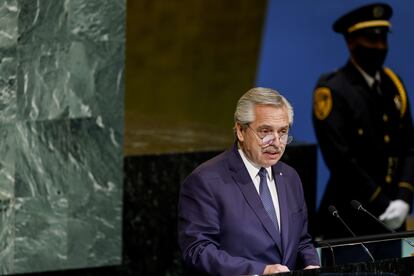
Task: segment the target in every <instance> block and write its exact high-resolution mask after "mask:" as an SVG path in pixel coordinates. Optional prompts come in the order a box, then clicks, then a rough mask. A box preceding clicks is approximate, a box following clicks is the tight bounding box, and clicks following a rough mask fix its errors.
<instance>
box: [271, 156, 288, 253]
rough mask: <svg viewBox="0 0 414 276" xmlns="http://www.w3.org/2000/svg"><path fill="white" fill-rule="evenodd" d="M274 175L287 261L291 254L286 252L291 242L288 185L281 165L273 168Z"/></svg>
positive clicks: (282, 243)
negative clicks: (287, 198)
mask: <svg viewBox="0 0 414 276" xmlns="http://www.w3.org/2000/svg"><path fill="white" fill-rule="evenodd" d="M272 173H273V179H274V180H275V184H276V190H277V197H278V199H279V209H280V225H279V227H280V231H281V237H282V238H281V239H282V240H281V245H282V249H283V252H284V253H285V254H283V259H285V256H288V255H289V254H286V253H287V252H286V250H287V249H288V248H287V245H288V244H289V243H288V240H289V231H290V229H289V223H290V221H289V208H288V203H287V200H286V196H285V195H286V183H285V181H284V176H283V172H282V171H281V170H280V166H279V163H278V164H276V165H274V166H273V168H272Z"/></svg>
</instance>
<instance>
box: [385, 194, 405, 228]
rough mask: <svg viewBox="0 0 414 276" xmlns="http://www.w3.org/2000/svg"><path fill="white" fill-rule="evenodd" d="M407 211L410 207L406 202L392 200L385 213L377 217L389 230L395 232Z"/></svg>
mask: <svg viewBox="0 0 414 276" xmlns="http://www.w3.org/2000/svg"><path fill="white" fill-rule="evenodd" d="M409 210H410V206H409V205H408V203H407V202H405V201H403V200H401V199H396V200H392V201H391V202H390V205H388V207H387V209H386V210H385V212H384V213H383V214H382V215H380V216H379V219H380V220H382V221H383V222H384V223H385V224H386V225H387V226H388V227H389V228H391V229H393V230H395V229H397V228H400V227H401V225H402V224H403V223H404V220H405V218H406V217H407V215H408V211H409Z"/></svg>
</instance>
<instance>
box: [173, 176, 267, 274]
mask: <svg viewBox="0 0 414 276" xmlns="http://www.w3.org/2000/svg"><path fill="white" fill-rule="evenodd" d="M218 181H220V180H218ZM211 182H214V179H208V178H205V177H201V176H200V175H197V173H193V174H191V175H190V176H189V177H188V178H187V179H186V180H185V181H184V183H183V185H182V187H181V190H180V196H179V203H178V235H179V236H178V240H179V245H180V248H181V252H182V254H183V259H184V262H185V263H186V264H187V265H190V266H191V267H195V268H197V269H199V270H201V271H204V272H207V273H208V274H210V275H243V274H262V273H263V271H264V269H265V264H263V263H260V262H256V261H251V260H248V259H245V258H241V257H236V256H231V255H229V254H228V253H227V252H226V251H224V250H221V249H220V233H219V231H220V214H219V208H220V206H219V202H218V201H217V200H216V198H215V195H214V192H213V191H212V189H211ZM240 242H243V241H240Z"/></svg>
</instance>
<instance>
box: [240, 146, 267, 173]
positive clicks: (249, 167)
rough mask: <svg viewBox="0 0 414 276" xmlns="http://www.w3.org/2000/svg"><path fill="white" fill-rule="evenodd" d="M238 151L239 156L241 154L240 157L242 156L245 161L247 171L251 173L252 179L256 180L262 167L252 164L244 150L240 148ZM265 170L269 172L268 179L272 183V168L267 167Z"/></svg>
mask: <svg viewBox="0 0 414 276" xmlns="http://www.w3.org/2000/svg"><path fill="white" fill-rule="evenodd" d="M238 151H239V154H240V156H241V158H242V160H243V163H244V166H245V167H246V169H247V171H248V172H249V175H250V177H251V178H252V179H255V178H256V176H257V174H258V173H259V171H260V168H261V167H259V166H257V165H256V164H254V163H252V162H251V161H250V160H249V159H248V158H247V156H246V155H245V154H244V152H243V150H242V149H240V148H239V149H238ZM265 169H266V171H267V177H268V179H269V180H270V181H272V180H273V175H272V167H267V168H265Z"/></svg>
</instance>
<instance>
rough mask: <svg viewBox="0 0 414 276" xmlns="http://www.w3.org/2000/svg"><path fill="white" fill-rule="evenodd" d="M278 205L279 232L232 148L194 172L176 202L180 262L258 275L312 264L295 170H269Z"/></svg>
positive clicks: (312, 253)
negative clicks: (273, 266) (269, 267)
mask: <svg viewBox="0 0 414 276" xmlns="http://www.w3.org/2000/svg"><path fill="white" fill-rule="evenodd" d="M272 172H273V177H274V179H275V183H276V186H277V193H278V197H279V205H280V221H281V223H280V226H281V234H279V233H278V232H277V230H276V228H275V226H274V225H273V223H272V221H271V219H270V217H269V216H268V214H267V212H266V210H265V209H264V207H263V204H262V202H261V200H260V196H259V194H258V192H257V190H256V188H255V186H254V184H253V182H252V180H251V178H250V175H249V173H248V171H247V169H246V167H245V165H244V163H243V161H242V159H241V157H240V154H239V152H238V151H237V146H236V145H234V146H233V148H232V149H231V150H228V151H226V152H223V153H222V154H220V155H218V156H216V157H214V158H213V159H211V160H209V161H207V162H205V163H203V164H202V165H200V166H199V167H198V168H196V169H195V170H194V171H193V172H192V173H191V174H190V175H189V176H188V177H187V178H186V180H185V181H184V183H183V184H182V186H181V190H180V197H179V204H178V241H179V245H180V248H181V252H182V254H183V259H184V262H185V263H186V264H187V265H189V266H191V267H193V268H196V269H197V270H200V271H203V272H206V273H208V274H211V275H242V274H262V273H263V272H264V269H265V266H266V265H267V264H277V263H278V264H282V265H286V266H287V267H289V269H290V270H294V269H298V268H301V267H297V262H299V263H301V265H302V266H303V267H304V266H306V265H318V264H319V258H318V255H317V252H316V250H315V248H314V247H313V245H312V243H311V237H310V236H309V234H308V232H307V209H306V204H305V200H304V195H303V190H302V183H301V181H300V178H299V176H298V174H297V172H296V171H295V170H294V169H293V168H292V167H290V166H288V165H286V164H285V163H283V162H281V161H279V162H278V163H277V164H276V165H274V166H273V167H272Z"/></svg>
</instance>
